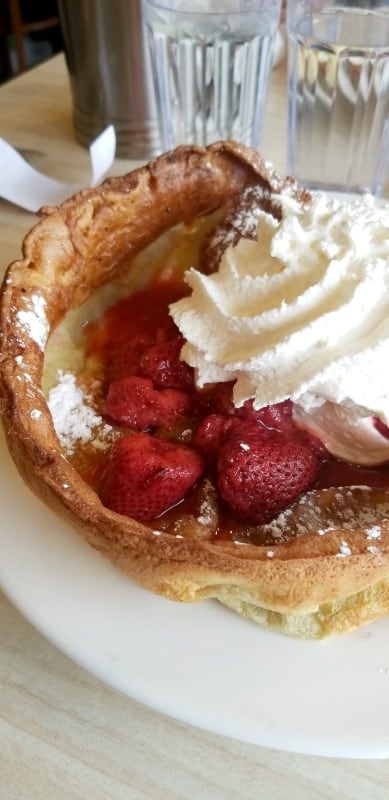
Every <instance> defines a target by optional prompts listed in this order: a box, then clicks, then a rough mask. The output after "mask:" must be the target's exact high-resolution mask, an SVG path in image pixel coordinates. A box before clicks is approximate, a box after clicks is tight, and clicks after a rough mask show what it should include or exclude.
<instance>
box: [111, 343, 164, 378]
mask: <svg viewBox="0 0 389 800" xmlns="http://www.w3.org/2000/svg"><path fill="white" fill-rule="evenodd" d="M154 341H155V340H154V338H153V336H152V335H151V334H149V333H139V334H138V335H137V336H133V337H132V338H131V339H128V340H126V341H125V342H123V344H121V345H119V347H117V348H116V350H115V351H114V353H113V355H112V358H111V361H110V363H109V365H108V369H107V375H108V380H109V382H110V383H112V382H113V381H120V380H122V378H128V377H129V376H130V375H139V361H140V359H141V356H142V355H143V353H144V351H145V350H146V349H147V348H148V347H150V346H151V345H153V344H154Z"/></svg>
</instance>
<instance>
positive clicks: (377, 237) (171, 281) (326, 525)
mask: <svg viewBox="0 0 389 800" xmlns="http://www.w3.org/2000/svg"><path fill="white" fill-rule="evenodd" d="M280 203H281V205H282V220H281V221H278V220H276V219H275V218H274V217H273V216H272V215H270V214H267V213H266V212H264V211H263V210H261V209H260V208H257V207H256V206H255V205H253V206H252V207H250V209H249V210H248V211H247V213H246V215H243V216H242V215H241V219H240V225H241V230H242V231H243V235H242V236H241V238H240V239H239V241H238V242H237V244H236V245H234V246H228V247H226V249H225V252H224V253H223V255H222V256H221V259H220V263H219V264H218V267H217V269H216V271H211V272H210V274H208V273H209V263H210V259H211V249H212V237H213V242H218V246H220V242H221V241H222V239H223V231H224V230H225V229H223V223H221V225H219V226H216V228H215V230H214V231H213V233H212V236H211V239H208V247H209V249H208V250H207V246H205V247H203V250H202V257H201V259H200V260H201V263H200V267H198V268H191V269H188V270H186V271H185V273H184V274H183V271H182V267H181V266H180V267H179V268H177V263H178V262H179V257H177V253H176V252H175V251H174V248H172V252H170V253H168V255H167V256H166V257H165V258H161V262H160V263H159V264H158V267H157V269H153V270H152V272H151V273H150V279H149V280H148V281H147V283H146V285H142V286H141V287H138V288H136V289H135V290H133V291H132V292H131V294H130V295H129V296H127V297H120V298H119V299H118V300H116V301H115V302H113V303H111V304H109V305H108V308H107V309H106V310H105V311H104V312H103V313H102V314H99V315H96V316H95V319H93V320H92V321H89V322H88V323H87V324H86V325H85V326H84V329H83V351H82V355H81V356H80V354H78V356H79V358H80V361H79V368H78V369H77V370H76V376H75V374H74V369H73V368H72V369H69V370H66V366H64V367H63V368H62V371H61V372H60V373H59V374H58V375H57V376H56V377H55V379H52V380H51V382H50V381H49V391H48V404H49V407H50V410H51V413H52V416H53V420H54V424H55V427H56V431H57V434H58V436H59V438H60V440H61V443H62V446H63V447H64V449H65V451H66V453H67V456H68V458H69V459H70V460H71V461H72V463H73V464H74V466H75V467H76V469H77V470H78V472H79V473H80V474H81V476H82V477H83V478H84V479H85V480H86V481H87V482H88V483H89V484H90V486H91V487H92V488H93V489H95V491H96V492H97V493H98V495H99V496H100V498H101V500H102V501H103V503H104V505H106V506H107V507H108V508H111V509H112V510H114V511H117V512H119V513H120V514H124V515H128V516H129V517H132V518H134V519H136V520H139V521H140V522H147V524H148V525H150V526H151V527H152V528H154V530H155V531H156V532H158V531H162V532H166V533H169V534H171V535H173V536H176V537H189V538H198V539H201V540H205V541H207V540H209V541H211V542H214V543H215V542H218V541H226V540H227V541H234V542H236V543H241V544H245V543H252V544H257V545H269V550H268V553H269V558H271V555H272V550H271V544H272V543H277V542H280V541H284V540H287V539H289V538H293V537H294V536H298V535H300V534H303V533H305V532H308V531H312V530H317V531H318V532H319V533H325V532H326V531H329V530H336V529H338V528H339V527H341V528H342V529H343V530H345V531H347V530H348V529H349V530H353V529H355V528H358V527H359V528H360V527H363V528H365V529H367V531H368V537H370V543H369V547H371V548H372V550H373V549H374V548H376V547H377V540H378V539H379V527H377V522H379V520H381V519H385V518H386V517H387V516H388V514H389V500H388V498H387V497H386V492H385V489H387V487H388V485H389V466H388V462H389V427H388V425H389V395H388V392H387V376H386V365H387V363H388V358H389V336H388V333H389V293H388V281H389V213H388V210H383V209H379V208H377V207H376V206H375V204H374V203H373V201H372V200H369V199H362V200H358V201H355V202H351V203H347V204H341V203H340V202H339V201H337V200H333V199H329V198H326V197H324V196H322V195H319V196H317V197H315V198H314V199H313V201H312V202H310V203H307V204H306V205H303V206H301V204H298V203H297V202H296V201H294V200H293V199H292V198H291V197H288V196H287V195H283V196H282V197H281V196H280ZM188 231H189V232H188V236H189V238H190V235H191V233H190V230H189V229H188ZM247 232H248V234H247ZM247 235H248V236H250V238H246V236H247ZM225 242H226V244H227V243H228V231H227V232H226V235H225ZM63 335H64V334H63V330H62V332H61V330H60V332H59V333H57V334H55V335H54V337H55V336H57V339H58V336H59V338H60V337H61V336H63ZM69 363H70V365H71V361H70V362H69ZM341 487H343V488H342V491H340V488H341ZM345 487H346V488H345ZM372 488H374V489H375V490H376V494H375V504H374V508H372V505H371V499H370V493H371V490H372ZM380 489H382V496H381V499H380V493H379V490H380ZM348 552H349V547H348V544H347V542H344V543H343V549H342V548H341V550H340V552H339V556H340V557H342V556H345V555H347V554H348Z"/></svg>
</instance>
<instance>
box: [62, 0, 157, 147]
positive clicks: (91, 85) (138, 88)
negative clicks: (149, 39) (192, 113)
mask: <svg viewBox="0 0 389 800" xmlns="http://www.w3.org/2000/svg"><path fill="white" fill-rule="evenodd" d="M58 6H59V15H60V20H61V28H62V34H63V39H64V45H65V55H66V61H67V66H68V70H69V75H70V82H71V90H72V98H73V122H74V130H75V134H76V137H77V139H78V140H79V141H80V142H81V143H82V144H84V145H86V146H88V145H89V144H90V143H91V141H92V140H93V139H94V138H95V137H96V136H97V135H98V134H99V133H101V131H102V130H103V129H104V128H105V127H106V126H107V125H108V124H110V123H112V124H113V126H114V128H115V131H116V139H117V150H116V155H117V156H118V157H119V158H134V159H143V158H148V157H149V156H152V155H154V154H156V153H157V152H159V150H160V148H159V136H158V129H157V121H156V111H155V101H154V90H153V86H152V79H151V69H150V65H149V54H148V48H147V47H146V46H145V35H144V30H143V25H142V11H141V2H140V0H109V2H107V0H59V1H58Z"/></svg>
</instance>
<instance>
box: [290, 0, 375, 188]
mask: <svg viewBox="0 0 389 800" xmlns="http://www.w3.org/2000/svg"><path fill="white" fill-rule="evenodd" d="M287 30H288V97H289V111H288V117H289V127H288V171H289V172H291V173H292V174H293V175H295V176H296V177H297V178H298V179H299V181H300V182H302V183H303V184H305V185H306V186H308V187H309V188H313V189H322V190H335V191H347V192H357V193H363V192H370V193H371V194H375V195H376V196H379V195H380V194H381V193H382V191H383V189H384V186H385V183H386V181H387V180H388V177H389V174H388V173H389V0H381V1H380V0H288V10H287Z"/></svg>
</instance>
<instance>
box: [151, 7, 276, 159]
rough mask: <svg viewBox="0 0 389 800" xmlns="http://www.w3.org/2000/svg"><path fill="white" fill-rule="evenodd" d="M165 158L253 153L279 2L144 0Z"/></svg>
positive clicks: (258, 139) (259, 132) (259, 127)
mask: <svg viewBox="0 0 389 800" xmlns="http://www.w3.org/2000/svg"><path fill="white" fill-rule="evenodd" d="M143 14H144V20H145V24H146V29H147V35H148V41H149V44H150V52H151V60H152V68H153V75H154V86H155V94H156V103H157V114H158V118H159V127H160V138H161V144H162V149H163V150H170V149H171V148H173V147H175V146H176V145H179V144H198V145H207V144H209V143H210V142H214V141H218V140H221V139H235V140H236V141H239V142H243V143H244V144H247V145H251V146H253V147H258V145H259V141H260V134H261V127H262V120H263V116H264V110H265V102H266V96H267V89H268V84H269V78H270V73H271V67H272V51H273V41H274V37H275V33H276V31H277V28H278V23H279V17H280V0H143Z"/></svg>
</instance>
